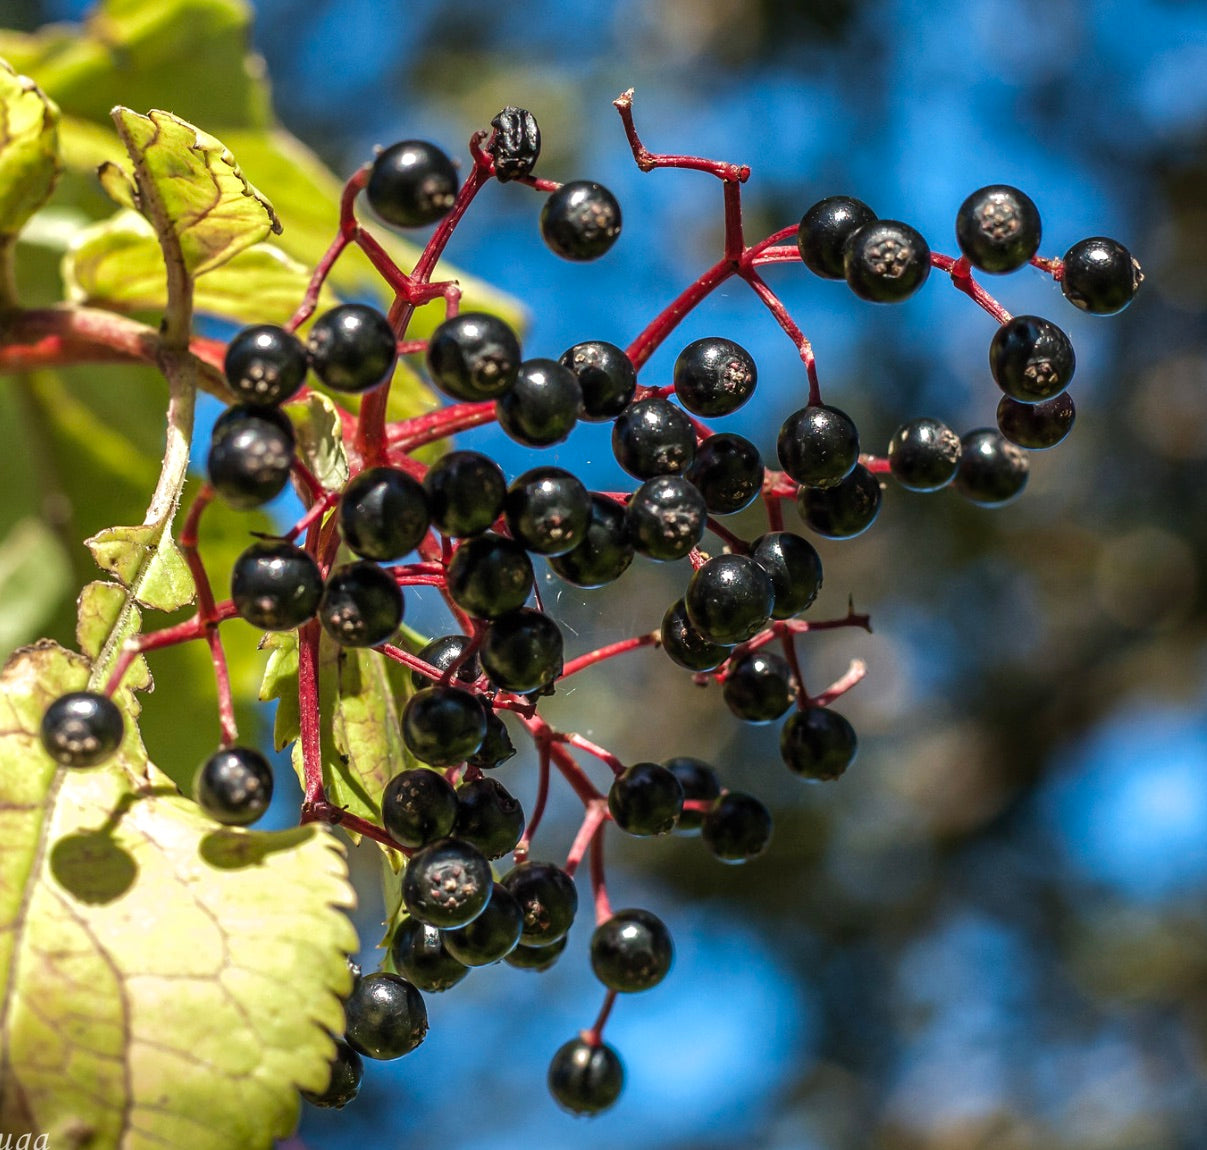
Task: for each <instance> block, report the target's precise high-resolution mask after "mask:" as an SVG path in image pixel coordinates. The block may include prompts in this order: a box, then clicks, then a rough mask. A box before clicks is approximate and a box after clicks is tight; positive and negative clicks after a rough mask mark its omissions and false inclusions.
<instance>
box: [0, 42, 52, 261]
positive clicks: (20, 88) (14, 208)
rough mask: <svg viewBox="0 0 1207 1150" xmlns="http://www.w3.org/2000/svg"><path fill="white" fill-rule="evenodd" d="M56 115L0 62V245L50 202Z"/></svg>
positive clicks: (38, 91) (36, 92)
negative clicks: (1, 241)
mask: <svg viewBox="0 0 1207 1150" xmlns="http://www.w3.org/2000/svg"><path fill="white" fill-rule="evenodd" d="M58 124H59V110H58V108H56V107H55V105H54V104H53V103H52V102H51V101H50V100H49V99H48V98H47V97H46V95H45V94H44V93H43V92H42V90H41V89H40V88H39V87H38V86H37V84H35V83H34V82H33V81H32V80H30V79H29V78H28V77H26V76H18V75H17V74H16V73H15V72H14V71H13V70H12V68H11V67H10V66H9V65H8V64H7V63H6V62H5V61H4V60H0V240H3V239H5V238H6V237H11V236H15V235H16V234H17V232H19V231H20V230H21V227H22V225H23V224H24V223H25V221H26V220H28V219H29V217H30V216H32V215H33V214H34V212H36V211H37V210H38V208H40V207H41V206H42V205H43V204H44V203H45V202H46V200H47V199H48V198H49V197H50V192H51V189H52V188H53V187H54V182H55V180H56V179H57V178H58V174H59V137H58Z"/></svg>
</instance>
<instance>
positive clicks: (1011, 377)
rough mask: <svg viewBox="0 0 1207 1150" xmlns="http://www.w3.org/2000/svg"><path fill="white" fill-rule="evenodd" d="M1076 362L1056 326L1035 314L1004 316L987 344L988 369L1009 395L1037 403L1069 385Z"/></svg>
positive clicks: (1021, 400) (1065, 336)
mask: <svg viewBox="0 0 1207 1150" xmlns="http://www.w3.org/2000/svg"><path fill="white" fill-rule="evenodd" d="M1076 366H1077V359H1076V356H1075V355H1074V354H1073V345H1072V343H1070V342H1069V337H1068V336H1067V335H1065V333H1064V332H1063V331H1061V329H1060V328H1058V327H1057V326H1056V325H1055V324H1054V323H1052V322H1050V321H1049V320H1046V319H1041V318H1040V317H1039V316H1036V315H1016V316H1015V317H1014V318H1013V319H1010V320H1007V321H1006V322H1005V323H1004V324H1002V325H1001V326H1000V327H999V328H998V329H997V331H996V332H994V335H993V339H992V341H991V342H990V344H989V370H990V371H991V372H992V373H993V378H994V379H995V380H996V381H997V385H998V387H1000V388H1001V389H1002V391H1004V392H1005V393H1006V394H1007V395H1008V396H1010V398H1011V399H1017V400H1018V401H1019V402H1020V403H1039V402H1040V401H1041V400H1044V399H1051V398H1052V397H1053V396H1054V395H1059V394H1060V393H1061V392H1062V391H1064V389H1065V388H1066V387H1068V386H1069V382H1070V380H1072V378H1073V371H1074V369H1075V367H1076Z"/></svg>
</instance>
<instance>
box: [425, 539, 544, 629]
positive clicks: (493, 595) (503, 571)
mask: <svg viewBox="0 0 1207 1150" xmlns="http://www.w3.org/2000/svg"><path fill="white" fill-rule="evenodd" d="M446 578H447V584H448V593H449V596H450V597H451V598H452V600H453V602H454V603H456V604H457V606H458V607H460V608H461V609H462V610H464V611H468V612H469V613H470V614H471V615H473V616H475V617H476V618H478V619H495V618H498V616H500V615H505V614H507V612H509V611H514V610H515V609H516V608H518V607H522V606H523V605H524V601H525V600H526V599H527V598H528V594H529V592H530V591H531V590H532V580H533V572H532V560H531V559H529V558H528V552H527V551H525V550H524V546H523V544H521V543H517V542H516V541H515V540H514V539H508V538H506V537H505V536H502V535H496V534H494V532H489V531H488V532H487V533H486V534H485V535H478V536H475V537H474V538H473V539H467V540H465V542H464V543H462V544H461V546H460V547H458V548H457V550H456V551H455V552H453V557H452V559H451V560H450V561H449V564H448V568H447V570H446Z"/></svg>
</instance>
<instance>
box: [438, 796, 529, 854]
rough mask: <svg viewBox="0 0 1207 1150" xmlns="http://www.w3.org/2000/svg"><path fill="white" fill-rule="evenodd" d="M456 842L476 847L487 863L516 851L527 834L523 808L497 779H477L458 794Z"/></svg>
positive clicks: (453, 832) (453, 831) (454, 831)
mask: <svg viewBox="0 0 1207 1150" xmlns="http://www.w3.org/2000/svg"><path fill="white" fill-rule="evenodd" d="M456 801H457V812H456V821H455V822H454V824H453V829H452V834H453V837H454V838H458V839H460V840H461V841H462V842H466V843H470V844H472V845H473V846H476V847H477V848H478V850H480V851H481V852H482V853H483V854H484V855H485V856H486V857H487V858H488V859H492V860H493V859H500V858H502V857H503V856H504V855H505V854H509V853H510V852H511V851H513V850H515V846H516V843H518V842H519V841H520V836H521V835H522V834H523V833H524V808H523V807H522V806H520V804H519V802H518V801H517V800H516V798H515V796H514V795H512V793H511V792H510V791H509V790H508V789H507V788H506V787H505V786H503V784H502V783H500V782H499V781H498V780H497V779H487V778H481V779H474V780H472V781H471V782H468V783H462V784H461V786H460V787H459V788H458V789H457V792H456Z"/></svg>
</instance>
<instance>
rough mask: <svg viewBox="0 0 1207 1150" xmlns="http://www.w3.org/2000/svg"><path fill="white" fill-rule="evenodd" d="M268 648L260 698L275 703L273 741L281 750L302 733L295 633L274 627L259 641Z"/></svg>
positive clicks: (261, 700) (296, 638)
mask: <svg viewBox="0 0 1207 1150" xmlns="http://www.w3.org/2000/svg"><path fill="white" fill-rule="evenodd" d="M260 646H261V648H262V649H263V650H266V651H268V662H267V663H266V664H265V667H264V678H263V680H262V681H261V683H260V702H262V703H270V702H272V701H273V700H274V699H275V700H276V703H277V713H276V717H275V719H274V721H273V745H274V746H275V747H276V749H277V750H278V751H283V750H284V749H285V748H286V747H287V746H289V744H290V743H292V742H293V741H294V739H296V738H297V737H298V735H299V734H300V733H301V720H300V718H299V714H298V633H297V632H296V631H273V632H270V633H269V634H267V635H265V636H264V640H263V642H262V643H261V644H260Z"/></svg>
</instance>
